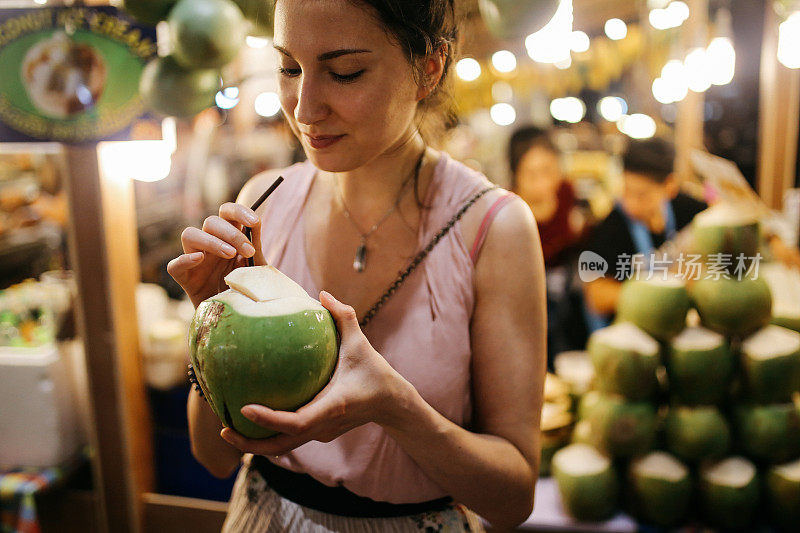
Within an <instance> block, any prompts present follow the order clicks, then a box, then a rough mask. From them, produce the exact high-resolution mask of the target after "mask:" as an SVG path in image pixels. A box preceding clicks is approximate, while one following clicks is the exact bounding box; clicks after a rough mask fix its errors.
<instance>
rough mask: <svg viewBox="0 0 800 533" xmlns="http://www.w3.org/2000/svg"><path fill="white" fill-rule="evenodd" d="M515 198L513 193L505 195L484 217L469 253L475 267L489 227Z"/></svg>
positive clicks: (493, 204) (495, 202) (496, 201)
mask: <svg viewBox="0 0 800 533" xmlns="http://www.w3.org/2000/svg"><path fill="white" fill-rule="evenodd" d="M514 196H515V194H514V193H512V192H505V193H503V195H502V196H500V198H498V199H497V200H495V201H494V203H492V205H491V207H489V210H488V211H487V212H486V215H484V217H483V220H482V221H481V225H480V227H479V228H478V233H477V234H476V235H475V241H473V243H472V247H471V248H470V251H469V258H470V260H471V261H472V264H473V265H474V264H475V263H476V262H477V261H478V255H480V253H481V248H482V247H483V242H484V241H485V240H486V236H487V235H488V234H489V227H490V226H491V225H492V221H493V220H494V219H495V217H496V216H497V214H498V213H499V212H500V210H501V209H503V207H505V206H506V204H508V203H509V202H510V201H511V200H513V199H514Z"/></svg>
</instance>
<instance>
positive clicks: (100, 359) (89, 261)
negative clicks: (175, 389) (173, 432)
mask: <svg viewBox="0 0 800 533" xmlns="http://www.w3.org/2000/svg"><path fill="white" fill-rule="evenodd" d="M66 155H67V165H68V169H69V176H68V178H67V180H66V184H65V185H66V189H67V194H68V197H69V215H70V241H71V242H70V246H69V248H70V255H71V263H72V265H73V269H74V271H75V274H76V279H77V286H78V296H79V298H78V302H77V309H76V317H77V320H78V326H79V328H80V333H81V336H82V337H83V340H84V346H85V353H86V368H87V374H88V382H89V397H90V403H91V414H92V422H93V430H92V436H91V440H92V446H93V449H94V452H95V456H94V458H93V464H92V467H93V468H92V469H93V474H94V480H95V492H96V493H97V496H98V497H97V498H96V500H97V502H98V504H97V507H98V509H97V523H98V524H99V526H100V530H101V531H104V532H109V533H116V532H121V533H127V532H138V531H141V529H142V528H141V516H142V502H141V501H140V498H141V495H142V494H143V493H145V492H149V491H151V490H152V487H153V478H154V471H153V459H152V436H151V426H150V417H149V410H148V407H147V399H146V395H145V389H144V379H143V377H142V370H141V364H140V359H139V347H138V333H137V332H138V328H137V323H136V309H135V290H136V286H137V284H138V283H139V258H138V246H137V240H138V239H137V235H136V213H135V210H134V204H133V186H132V183H131V182H130V180H126V181H124V182H122V181H117V180H111V179H101V176H100V169H99V166H98V157H97V145H95V144H89V145H82V146H69V147H67V149H66Z"/></svg>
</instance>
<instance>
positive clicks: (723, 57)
mask: <svg viewBox="0 0 800 533" xmlns="http://www.w3.org/2000/svg"><path fill="white" fill-rule="evenodd" d="M732 35H733V30H732V23H731V12H730V11H728V10H727V9H720V10H719V11H717V36H716V37H715V38H714V40H712V41H711V43H710V44H709V45H708V48H706V60H707V61H708V66H709V68H710V78H711V83H712V84H714V85H727V84H729V83H730V82H731V81H733V76H734V74H735V73H736V50H734V48H733V41H732V40H731V37H732Z"/></svg>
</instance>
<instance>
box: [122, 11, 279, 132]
mask: <svg viewBox="0 0 800 533" xmlns="http://www.w3.org/2000/svg"><path fill="white" fill-rule="evenodd" d="M273 4H274V0H124V9H125V11H127V12H128V13H129V14H130V15H131V16H133V17H134V18H135V19H136V20H138V21H139V22H142V23H143V24H148V25H156V24H158V23H159V22H161V21H164V20H165V21H167V25H168V27H169V48H170V53H169V55H166V56H163V57H158V58H156V59H153V60H152V61H151V62H150V63H148V64H147V66H146V67H145V69H144V71H143V72H142V77H141V79H140V82H139V92H140V94H141V96H142V100H143V101H144V103H145V105H146V106H147V107H148V108H150V109H152V110H154V111H157V112H159V113H163V114H166V115H173V116H177V117H190V116H193V115H196V114H197V113H199V112H200V111H203V110H204V109H206V108H208V107H210V106H212V105H214V97H215V96H216V94H217V92H218V91H219V90H220V89H221V88H222V84H221V79H222V77H221V69H222V67H224V66H225V65H226V64H228V63H229V62H230V61H232V60H233V59H234V58H235V57H236V55H237V54H238V53H239V51H240V50H241V48H242V46H243V45H244V42H245V37H246V36H247V34H248V33H251V34H258V35H270V34H271V32H272V7H273Z"/></svg>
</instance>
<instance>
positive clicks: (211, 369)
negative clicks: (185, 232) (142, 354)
mask: <svg viewBox="0 0 800 533" xmlns="http://www.w3.org/2000/svg"><path fill="white" fill-rule="evenodd" d="M226 282H227V283H228V285H229V286H231V287H232V288H231V289H229V290H227V291H224V292H222V293H220V294H218V295H216V296H212V297H211V298H209V299H207V300H205V301H203V302H201V303H200V305H199V306H197V310H196V311H195V314H194V317H193V319H192V322H191V325H190V328H189V351H190V355H191V359H192V364H193V366H194V369H195V371H196V373H197V377H198V381H199V383H200V386H201V388H202V389H203V392H204V394H205V396H206V398H207V399H208V402H209V404H210V405H211V408H212V409H213V410H214V412H215V413H216V414H217V416H218V417H219V418H220V420H222V423H223V424H224V425H225V426H226V427H231V428H233V429H235V430H236V431H238V432H239V433H241V434H242V435H244V436H246V437H250V438H254V439H259V438H265V437H269V436H271V435H274V434H275V432H274V431H272V430H269V429H266V428H264V427H261V426H258V425H256V424H254V423H253V422H251V421H250V420H248V419H247V418H245V417H244V416H243V415H242V414H241V412H240V411H241V409H242V407H244V406H245V405H248V404H261V405H266V406H267V407H270V408H271V409H276V410H282V411H294V410H296V409H298V408H300V407H301V406H303V405H305V404H306V403H308V402H309V401H310V400H311V399H313V398H314V396H316V395H317V393H318V392H319V391H320V390H322V388H323V387H324V386H325V385H326V384H327V383H328V380H329V379H330V377H331V375H332V373H333V370H334V367H335V366H336V361H337V356H338V335H337V331H336V327H335V325H334V323H333V319H332V317H331V315H330V313H329V312H328V311H327V310H326V309H325V308H324V307H323V306H322V305H321V304H320V303H319V302H318V301H316V300H314V299H313V298H311V297H310V296H308V294H306V293H305V291H304V290H303V289H302V287H300V286H299V285H297V284H296V283H294V281H292V280H291V279H289V278H288V277H287V276H285V275H284V274H282V273H281V272H280V271H278V270H277V269H275V268H273V267H271V266H256V267H242V268H239V269H236V270H234V271H233V272H231V273H230V274H229V275H228V276H227V277H226ZM233 287H239V288H240V289H241V290H242V291H243V292H240V291H239V290H235V289H234V288H233ZM248 295H258V297H259V298H260V299H253V298H251V297H250V296H248Z"/></svg>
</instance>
